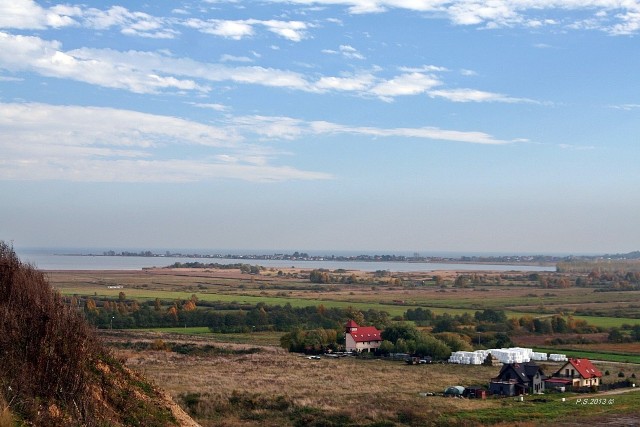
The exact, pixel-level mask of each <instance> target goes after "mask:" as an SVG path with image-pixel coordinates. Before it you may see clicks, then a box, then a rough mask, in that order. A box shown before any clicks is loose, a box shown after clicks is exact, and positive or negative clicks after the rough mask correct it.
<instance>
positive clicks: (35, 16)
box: [0, 0, 79, 29]
mask: <svg viewBox="0 0 640 427" xmlns="http://www.w3.org/2000/svg"><path fill="white" fill-rule="evenodd" d="M78 11H79V9H78V8H72V7H69V6H54V7H52V8H51V9H48V10H47V9H45V8H43V7H41V6H40V5H38V4H37V3H36V2H34V1H32V0H18V1H15V0H14V1H12V0H2V1H0V28H14V29H44V28H47V27H53V28H59V27H65V26H68V25H73V24H75V23H76V21H75V20H74V19H73V16H75V15H76V14H77V12H78Z"/></svg>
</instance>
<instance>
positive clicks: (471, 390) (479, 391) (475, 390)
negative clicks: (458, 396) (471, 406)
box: [462, 386, 489, 399]
mask: <svg viewBox="0 0 640 427" xmlns="http://www.w3.org/2000/svg"><path fill="white" fill-rule="evenodd" d="M488 393H489V392H488V390H487V389H486V388H484V387H480V386H475V387H467V388H465V389H464V393H462V396H463V397H466V398H469V399H486V398H487V394H488Z"/></svg>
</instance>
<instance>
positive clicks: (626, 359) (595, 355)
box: [534, 347, 640, 364]
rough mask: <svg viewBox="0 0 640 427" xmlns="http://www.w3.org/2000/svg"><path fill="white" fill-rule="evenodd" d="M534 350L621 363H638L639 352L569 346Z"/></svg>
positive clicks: (639, 362) (639, 358)
mask: <svg viewBox="0 0 640 427" xmlns="http://www.w3.org/2000/svg"><path fill="white" fill-rule="evenodd" d="M534 351H541V352H545V353H561V354H566V355H567V357H575V358H586V359H592V360H605V361H608V362H622V363H638V364H640V354H632V353H629V354H627V353H617V352H602V351H588V350H572V349H570V348H550V347H544V348H536V349H534Z"/></svg>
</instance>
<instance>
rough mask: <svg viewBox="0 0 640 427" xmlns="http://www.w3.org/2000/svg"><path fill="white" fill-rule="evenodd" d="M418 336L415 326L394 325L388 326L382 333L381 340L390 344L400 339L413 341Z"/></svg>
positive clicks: (407, 324) (406, 324) (405, 324)
mask: <svg viewBox="0 0 640 427" xmlns="http://www.w3.org/2000/svg"><path fill="white" fill-rule="evenodd" d="M418 334H419V332H418V330H417V329H416V327H415V326H413V325H411V324H409V323H396V324H395V325H390V326H388V327H387V328H386V329H385V330H384V331H382V339H383V340H388V341H391V342H392V343H397V342H398V340H400V339H402V340H405V341H409V340H413V341H415V340H416V339H417V338H418ZM400 353H403V352H400Z"/></svg>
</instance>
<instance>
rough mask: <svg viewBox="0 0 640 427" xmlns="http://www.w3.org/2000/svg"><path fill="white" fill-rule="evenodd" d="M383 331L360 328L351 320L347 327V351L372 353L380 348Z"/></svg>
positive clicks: (373, 328)
mask: <svg viewBox="0 0 640 427" xmlns="http://www.w3.org/2000/svg"><path fill="white" fill-rule="evenodd" d="M381 334H382V331H380V330H378V329H377V328H375V327H374V326H359V325H358V324H357V323H356V322H354V321H353V320H349V321H348V322H347V324H346V326H345V341H346V350H347V351H371V350H375V349H376V348H378V347H380V343H381V342H382V336H381Z"/></svg>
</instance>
